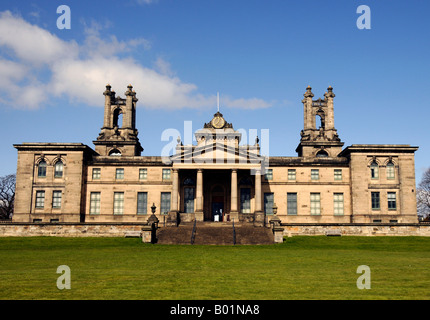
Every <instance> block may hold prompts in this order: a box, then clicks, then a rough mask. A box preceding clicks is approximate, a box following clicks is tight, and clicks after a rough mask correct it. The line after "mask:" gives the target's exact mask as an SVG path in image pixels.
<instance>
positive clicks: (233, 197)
mask: <svg viewBox="0 0 430 320" xmlns="http://www.w3.org/2000/svg"><path fill="white" fill-rule="evenodd" d="M230 200H231V201H230V220H231V219H235V220H236V221H238V218H239V212H238V211H237V169H232V170H231V199H230Z"/></svg>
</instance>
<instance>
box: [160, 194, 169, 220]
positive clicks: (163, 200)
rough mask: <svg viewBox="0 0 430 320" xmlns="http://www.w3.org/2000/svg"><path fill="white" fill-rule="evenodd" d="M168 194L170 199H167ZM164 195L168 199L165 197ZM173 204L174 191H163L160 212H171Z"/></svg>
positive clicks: (165, 213) (163, 213) (164, 213)
mask: <svg viewBox="0 0 430 320" xmlns="http://www.w3.org/2000/svg"><path fill="white" fill-rule="evenodd" d="M167 195H168V199H167ZM163 196H164V197H165V198H166V199H163ZM167 200H168V205H167ZM171 206H172V193H171V192H161V195H160V214H162V215H167V214H169V211H170V208H171ZM167 207H168V209H167V210H166V208H167Z"/></svg>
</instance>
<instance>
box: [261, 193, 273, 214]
mask: <svg viewBox="0 0 430 320" xmlns="http://www.w3.org/2000/svg"><path fill="white" fill-rule="evenodd" d="M274 202H275V201H274V196H273V193H272V192H270V193H269V192H268V193H265V194H264V213H265V214H273V205H274Z"/></svg>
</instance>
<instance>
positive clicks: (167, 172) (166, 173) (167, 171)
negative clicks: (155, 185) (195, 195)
mask: <svg viewBox="0 0 430 320" xmlns="http://www.w3.org/2000/svg"><path fill="white" fill-rule="evenodd" d="M170 172H171V170H170V169H163V180H170Z"/></svg>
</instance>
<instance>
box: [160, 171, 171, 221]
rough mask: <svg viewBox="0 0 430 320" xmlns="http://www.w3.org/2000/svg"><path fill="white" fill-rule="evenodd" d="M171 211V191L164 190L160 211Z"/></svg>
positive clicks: (163, 212) (166, 212) (165, 212)
mask: <svg viewBox="0 0 430 320" xmlns="http://www.w3.org/2000/svg"><path fill="white" fill-rule="evenodd" d="M169 171H170V170H169ZM169 211H170V192H162V193H161V206H160V213H161V214H168V213H169Z"/></svg>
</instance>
